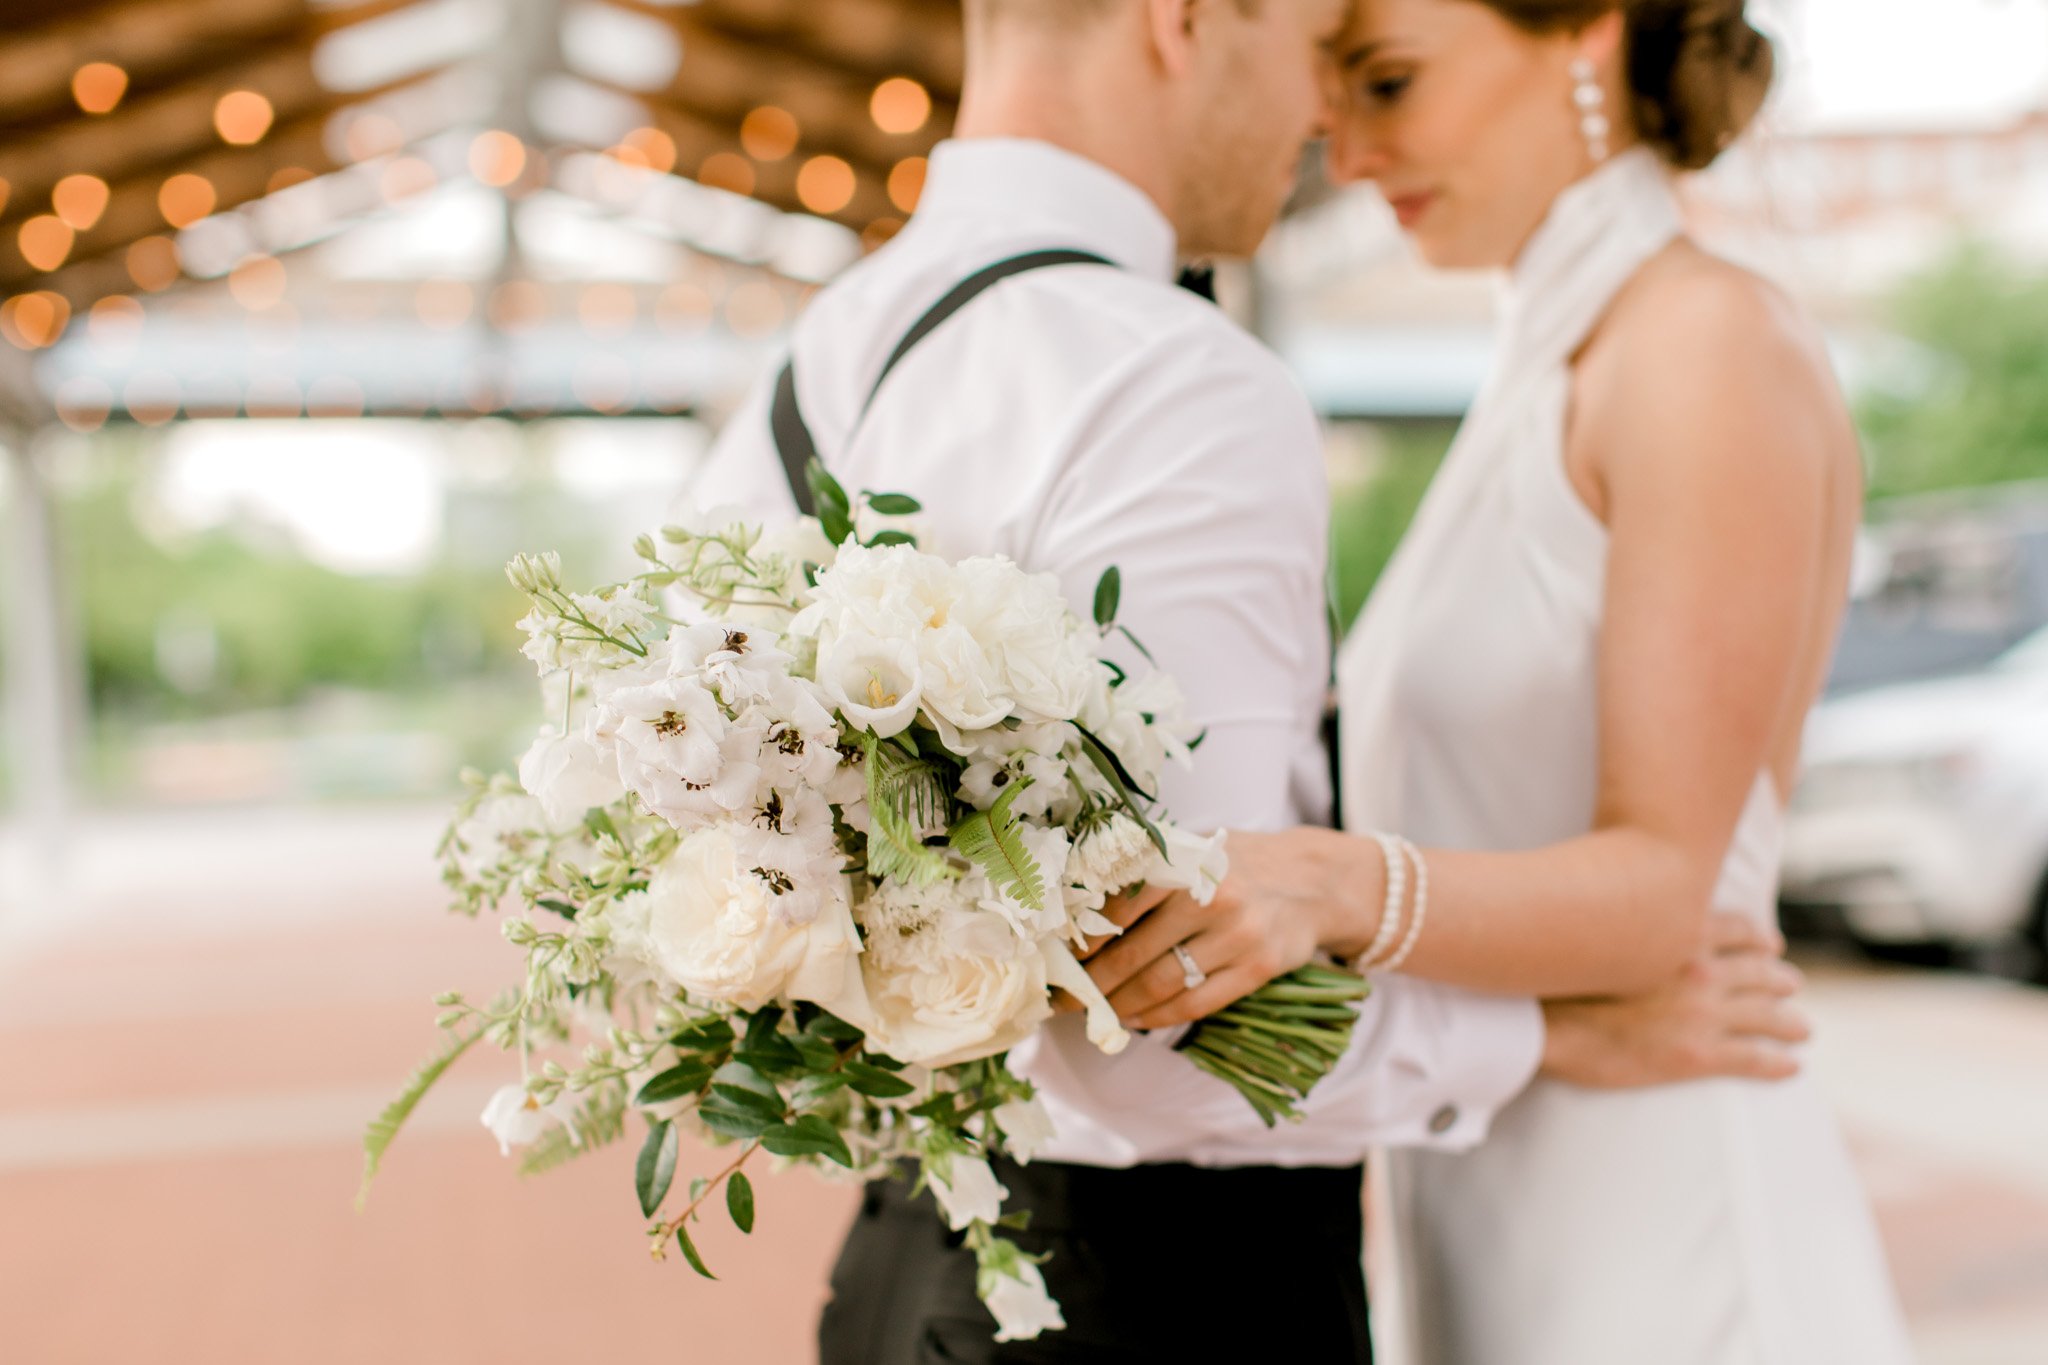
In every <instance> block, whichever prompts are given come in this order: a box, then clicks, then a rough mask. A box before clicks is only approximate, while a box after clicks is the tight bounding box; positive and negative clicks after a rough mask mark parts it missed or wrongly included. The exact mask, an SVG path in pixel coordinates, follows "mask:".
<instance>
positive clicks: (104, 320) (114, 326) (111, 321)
mask: <svg viewBox="0 0 2048 1365" xmlns="http://www.w3.org/2000/svg"><path fill="white" fill-rule="evenodd" d="M142 322H143V312H142V305H141V304H140V303H138V302H136V301H135V300H134V299H131V298H129V297H128V296H127V295H126V294H110V295H108V296H107V297H106V298H103V299H101V300H100V301H99V302H97V303H95V304H94V305H93V306H92V311H91V313H90V314H89V315H88V317H87V319H86V329H87V332H88V333H89V334H90V335H91V337H92V341H93V345H95V346H98V347H101V348H103V349H105V350H108V351H121V350H126V349H128V348H129V347H132V346H134V345H135V343H136V342H137V341H139V340H141V338H142Z"/></svg>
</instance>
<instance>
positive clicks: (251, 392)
mask: <svg viewBox="0 0 2048 1365" xmlns="http://www.w3.org/2000/svg"><path fill="white" fill-rule="evenodd" d="M242 410H243V411H244V412H246V413H248V414H249V415H250V416H251V417H297V416H298V415H299V413H300V412H302V411H304V402H303V399H302V397H301V395H300V393H299V381H298V380H296V379H293V378H292V377H291V376H290V375H287V374H279V375H268V376H264V377H261V378H257V379H252V380H250V381H249V387H248V389H247V390H245V391H244V392H243V394H242Z"/></svg>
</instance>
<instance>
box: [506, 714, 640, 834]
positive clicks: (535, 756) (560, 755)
mask: <svg viewBox="0 0 2048 1365" xmlns="http://www.w3.org/2000/svg"><path fill="white" fill-rule="evenodd" d="M519 785H520V786H522V787H524V788H526V790H527V791H528V792H530V793H532V795H533V796H534V797H535V798H536V799H537V800H539V802H540V804H541V807H542V809H543V810H545V811H546V812H547V817H548V821H549V823H550V824H551V825H552V826H553V827H554V828H556V829H568V828H571V827H573V826H574V825H576V824H577V823H579V822H580V821H581V820H582V819H583V814H584V812H585V811H587V810H589V809H590V808H591V807H592V806H608V805H610V804H611V803H612V802H614V801H616V800H618V799H619V798H620V797H622V796H624V795H625V794H626V789H625V786H624V784H622V783H621V782H620V781H619V769H618V761H617V759H615V758H614V757H613V756H612V755H611V753H610V752H609V746H602V747H601V746H600V745H599V743H598V742H597V741H596V740H595V739H594V738H593V737H592V733H591V727H590V726H589V725H588V724H587V723H586V724H585V725H583V726H581V727H579V728H577V729H575V730H572V731H570V732H569V733H568V734H563V733H562V732H560V731H559V730H556V729H554V728H553V727H548V728H546V729H543V730H542V731H541V732H540V735H539V736H538V737H537V738H536V739H535V740H534V741H533V745H532V747H530V748H529V749H527V751H526V755H525V756H524V757H523V758H521V759H520V760H519Z"/></svg>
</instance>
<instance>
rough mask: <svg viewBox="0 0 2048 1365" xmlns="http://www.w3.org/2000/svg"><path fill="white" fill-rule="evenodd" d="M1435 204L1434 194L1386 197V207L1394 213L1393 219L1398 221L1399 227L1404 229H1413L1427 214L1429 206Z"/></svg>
mask: <svg viewBox="0 0 2048 1365" xmlns="http://www.w3.org/2000/svg"><path fill="white" fill-rule="evenodd" d="M1435 203H1436V196H1435V195H1434V194H1402V195H1391V194H1390V195H1388V196H1387V207H1388V208H1390V209H1392V210H1393V211H1394V217H1395V218H1397V219H1399V220H1400V223H1401V226H1402V227H1404V228H1412V227H1414V226H1415V225H1416V224H1417V223H1418V222H1420V221H1421V220H1422V215H1423V214H1425V213H1428V212H1429V210H1430V206H1431V205H1433V204H1435Z"/></svg>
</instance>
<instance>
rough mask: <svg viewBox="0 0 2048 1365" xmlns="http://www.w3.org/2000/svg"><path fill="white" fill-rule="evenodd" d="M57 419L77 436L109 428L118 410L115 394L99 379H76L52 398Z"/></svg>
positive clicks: (62, 385)
mask: <svg viewBox="0 0 2048 1365" xmlns="http://www.w3.org/2000/svg"><path fill="white" fill-rule="evenodd" d="M52 400H53V405H54V406H55V407H56V409H57V418H58V420H59V421H61V422H63V423H64V425H65V426H67V427H70V428H71V429H72V430H73V431H77V432H94V431H98V430H99V429H100V428H101V427H103V426H105V425H106V424H107V418H108V416H109V415H110V414H111V413H112V412H113V408H114V391H113V389H111V388H109V387H108V386H107V382H106V381H105V380H104V379H100V378H99V377H97V376H95V375H89V374H79V375H73V376H72V377H71V378H69V379H67V380H65V381H64V382H63V383H62V384H59V385H58V386H57V392H56V393H55V394H54V395H52Z"/></svg>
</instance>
